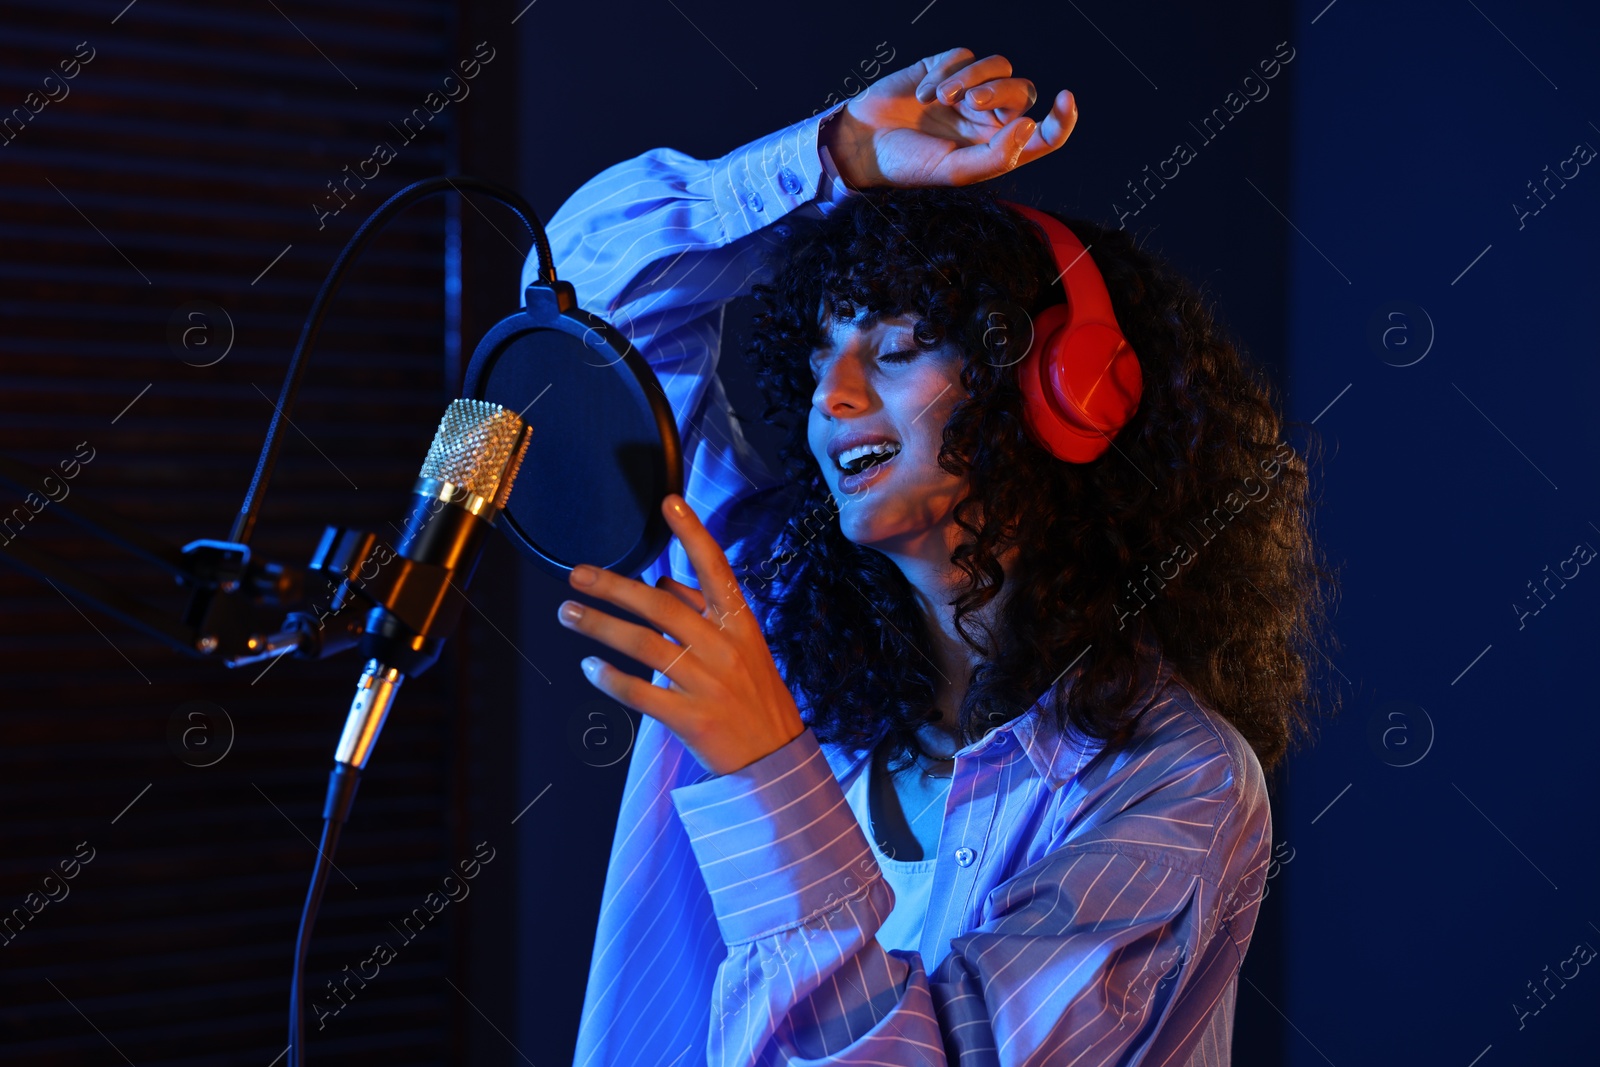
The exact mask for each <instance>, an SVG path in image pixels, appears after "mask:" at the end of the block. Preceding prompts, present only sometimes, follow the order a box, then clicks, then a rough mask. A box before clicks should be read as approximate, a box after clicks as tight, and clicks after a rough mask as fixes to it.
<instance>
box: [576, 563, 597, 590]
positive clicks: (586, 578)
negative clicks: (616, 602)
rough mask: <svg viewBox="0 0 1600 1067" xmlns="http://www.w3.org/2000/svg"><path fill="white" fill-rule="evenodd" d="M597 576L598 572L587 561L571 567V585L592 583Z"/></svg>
mask: <svg viewBox="0 0 1600 1067" xmlns="http://www.w3.org/2000/svg"><path fill="white" fill-rule="evenodd" d="M598 577H600V572H599V571H597V570H595V569H594V568H593V567H591V566H589V565H588V564H587V563H580V564H578V565H577V566H576V567H574V568H572V584H573V585H593V584H594V581H595V579H596V578H598Z"/></svg>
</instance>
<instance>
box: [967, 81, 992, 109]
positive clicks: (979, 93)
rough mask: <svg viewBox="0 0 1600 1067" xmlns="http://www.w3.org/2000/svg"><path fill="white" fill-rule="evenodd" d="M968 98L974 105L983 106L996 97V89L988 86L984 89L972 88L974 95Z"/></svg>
mask: <svg viewBox="0 0 1600 1067" xmlns="http://www.w3.org/2000/svg"><path fill="white" fill-rule="evenodd" d="M967 99H968V100H970V101H972V106H973V107H982V106H983V105H985V104H987V103H988V102H989V101H991V100H993V99H994V90H993V89H990V88H988V87H987V86H985V87H984V88H982V89H974V90H972V95H971V96H969V97H967Z"/></svg>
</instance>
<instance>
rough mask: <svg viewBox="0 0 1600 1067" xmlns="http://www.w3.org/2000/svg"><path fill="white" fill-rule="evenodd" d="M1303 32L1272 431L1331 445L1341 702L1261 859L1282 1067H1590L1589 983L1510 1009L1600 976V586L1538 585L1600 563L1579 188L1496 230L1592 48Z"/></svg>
mask: <svg viewBox="0 0 1600 1067" xmlns="http://www.w3.org/2000/svg"><path fill="white" fill-rule="evenodd" d="M1320 6H1321V5H1320V4H1313V5H1308V6H1302V7H1301V9H1300V10H1299V11H1298V12H1297V14H1296V18H1295V25H1296V30H1295V35H1296V39H1297V42H1298V43H1299V47H1300V49H1301V57H1300V58H1299V59H1298V60H1297V61H1296V62H1297V63H1298V64H1299V70H1298V72H1297V73H1298V74H1299V76H1300V81H1299V82H1298V84H1297V100H1296V108H1295V121H1294V144H1293V159H1294V165H1293V170H1292V179H1291V183H1292V196H1291V198H1290V200H1289V202H1288V203H1287V204H1280V206H1281V207H1282V208H1283V210H1284V212H1285V213H1286V214H1287V215H1288V216H1289V217H1290V218H1291V219H1293V221H1294V224H1295V226H1297V227H1298V228H1299V231H1301V232H1295V231H1292V230H1291V231H1289V232H1288V233H1287V234H1286V240H1288V241H1289V242H1290V279H1291V287H1292V299H1291V303H1290V309H1289V312H1290V313H1289V323H1290V331H1291V332H1290V339H1291V341H1290V383H1291V397H1292V400H1291V410H1292V413H1293V415H1294V416H1295V417H1296V418H1298V419H1301V420H1304V421H1309V420H1311V419H1313V418H1317V417H1318V415H1319V413H1320V418H1317V423H1316V429H1317V430H1319V431H1321V432H1322V434H1324V435H1325V437H1326V440H1327V443H1328V446H1329V458H1328V460H1327V462H1326V467H1325V475H1324V479H1323V485H1324V487H1325V514H1324V518H1323V521H1322V529H1323V532H1324V536H1325V543H1326V545H1327V548H1328V551H1329V552H1330V554H1331V555H1332V556H1333V557H1334V558H1335V559H1336V560H1338V561H1341V562H1342V563H1343V566H1344V577H1343V597H1344V600H1343V607H1342V610H1341V611H1340V613H1339V617H1338V620H1337V629H1338V635H1339V637H1340V639H1341V640H1342V641H1343V643H1344V649H1343V651H1342V652H1337V653H1334V657H1335V661H1336V662H1337V663H1338V665H1339V668H1340V670H1342V671H1343V673H1344V674H1345V675H1347V676H1348V677H1349V680H1350V682H1349V684H1348V685H1347V686H1346V687H1345V692H1346V700H1347V706H1346V708H1345V710H1344V713H1343V715H1342V716H1341V717H1340V720H1339V721H1338V722H1337V724H1336V725H1333V726H1331V727H1330V728H1329V729H1327V730H1326V732H1325V736H1324V739H1323V742H1322V744H1321V745H1319V746H1318V747H1317V748H1316V749H1315V750H1314V751H1312V752H1310V753H1308V754H1306V755H1304V756H1302V757H1301V758H1299V759H1297V760H1295V761H1294V762H1293V764H1292V766H1291V770H1290V779H1291V782H1292V787H1291V794H1292V797H1293V802H1292V803H1291V804H1290V805H1289V808H1288V816H1289V818H1288V820H1287V821H1286V822H1280V823H1279V825H1278V827H1277V836H1278V837H1279V838H1280V839H1283V840H1285V841H1287V842H1288V843H1289V844H1291V845H1292V846H1293V847H1294V849H1295V852H1294V857H1295V858H1294V860H1293V861H1292V862H1291V863H1290V864H1289V865H1288V866H1286V867H1285V868H1284V869H1283V873H1282V875H1281V877H1280V878H1279V880H1278V882H1277V883H1275V884H1277V885H1281V887H1282V899H1283V903H1284V905H1285V906H1286V911H1287V916H1288V926H1287V931H1286V934H1287V947H1288V959H1289V961H1290V964H1289V968H1288V984H1287V988H1286V989H1285V990H1284V991H1283V999H1282V1000H1281V1001H1280V1002H1279V1006H1280V1007H1281V1008H1282V1009H1283V1011H1284V1013H1285V1014H1286V1015H1287V1016H1288V1017H1289V1018H1290V1019H1291V1020H1293V1022H1294V1025H1295V1030H1296V1032H1295V1033H1294V1035H1293V1037H1292V1038H1291V1041H1290V1044H1289V1049H1290V1062H1292V1063H1295V1064H1320V1063H1324V1062H1329V1061H1331V1062H1333V1063H1338V1064H1345V1063H1363V1062H1368V1063H1371V1062H1382V1063H1449V1064H1460V1065H1463V1067H1465V1065H1467V1064H1469V1063H1472V1062H1474V1061H1475V1058H1476V1057H1479V1056H1480V1055H1481V1056H1482V1058H1481V1059H1477V1060H1476V1062H1477V1063H1478V1064H1479V1065H1480V1067H1496V1065H1500V1064H1508V1063H1580V1062H1590V1063H1592V1062H1595V1058H1596V1053H1595V1050H1594V1045H1593V1041H1594V1037H1595V1027H1594V1017H1595V1016H1594V1012H1595V1007H1596V1005H1597V1004H1600V975H1596V974H1592V973H1589V972H1590V971H1592V970H1594V968H1592V967H1580V965H1579V960H1578V959H1574V960H1573V962H1571V963H1570V964H1567V965H1566V967H1565V970H1566V973H1567V974H1568V975H1572V974H1574V973H1576V975H1577V976H1576V977H1575V978H1573V979H1572V980H1571V981H1570V982H1568V983H1567V986H1566V988H1562V984H1561V982H1560V981H1559V980H1558V979H1552V980H1551V982H1550V985H1549V989H1550V990H1551V991H1553V993H1554V995H1553V996H1552V995H1551V993H1543V996H1544V999H1545V1001H1546V1002H1547V1004H1548V1006H1546V1007H1542V1008H1541V1005H1540V1001H1539V1000H1537V999H1534V998H1533V997H1532V996H1531V995H1530V993H1529V990H1528V988H1527V985H1526V983H1528V982H1529V981H1533V982H1536V983H1538V982H1541V981H1542V980H1543V979H1544V978H1545V976H1546V975H1549V974H1553V973H1555V972H1557V971H1558V969H1560V968H1561V967H1562V961H1563V960H1567V959H1569V958H1570V957H1572V956H1573V951H1574V947H1575V946H1576V945H1578V944H1579V943H1581V942H1587V943H1588V944H1590V945H1593V946H1596V947H1600V928H1597V927H1596V925H1595V924H1596V923H1600V907H1597V905H1596V900H1595V891H1596V888H1597V884H1600V882H1597V874H1600V869H1597V864H1596V848H1595V845H1596V832H1595V829H1594V816H1595V811H1596V805H1595V802H1594V797H1595V790H1594V777H1593V771H1592V769H1591V768H1592V763H1593V753H1594V751H1595V748H1596V744H1597V742H1600V727H1597V725H1596V720H1595V715H1594V712H1595V708H1596V704H1595V700H1594V698H1593V696H1592V691H1591V690H1590V689H1589V674H1590V671H1591V668H1592V664H1593V662H1594V651H1595V637H1596V626H1595V622H1596V609H1597V605H1600V578H1597V577H1596V576H1595V575H1594V574H1593V573H1591V572H1593V571H1594V570H1595V568H1593V567H1587V566H1580V565H1579V563H1578V561H1577V560H1576V559H1574V560H1573V561H1572V562H1571V563H1568V564H1566V565H1565V569H1566V572H1567V574H1568V575H1572V574H1574V573H1575V574H1576V577H1573V578H1571V579H1570V580H1569V581H1566V582H1565V584H1563V581H1562V580H1561V579H1559V578H1557V579H1553V580H1551V581H1550V590H1552V591H1553V595H1552V593H1545V592H1544V591H1543V590H1542V589H1541V590H1540V592H1541V594H1542V595H1543V596H1544V597H1545V600H1546V601H1547V602H1548V606H1546V607H1542V608H1541V607H1540V603H1539V601H1538V600H1535V599H1534V597H1533V595H1532V593H1531V592H1530V590H1529V588H1528V584H1527V583H1529V582H1530V581H1531V582H1534V583H1535V584H1538V583H1541V582H1543V581H1544V579H1545V578H1546V576H1547V574H1552V573H1555V572H1557V571H1558V570H1559V569H1560V568H1561V567H1562V561H1564V560H1568V559H1569V558H1571V557H1573V552H1574V547H1575V546H1577V545H1582V544H1585V543H1587V544H1588V545H1593V546H1596V547H1600V529H1597V528H1596V525H1595V524H1596V523H1600V507H1597V506H1596V500H1595V487H1596V485H1595V470H1594V465H1595V448H1594V430H1593V421H1592V415H1591V412H1592V410H1593V406H1594V397H1595V387H1596V384H1597V372H1596V364H1595V359H1594V353H1595V341H1594V333H1593V328H1592V322H1591V321H1590V320H1591V318H1592V315H1593V309H1594V294H1595V288H1596V283H1597V281H1600V273H1597V270H1596V267H1595V260H1594V241H1595V237H1596V234H1597V233H1600V228H1597V223H1600V168H1597V167H1596V166H1595V165H1593V164H1590V165H1587V166H1582V167H1579V166H1578V165H1577V163H1576V161H1574V162H1573V163H1571V164H1566V165H1565V170H1566V173H1567V174H1568V175H1571V174H1573V172H1574V170H1576V171H1577V176H1576V177H1574V178H1572V179H1571V181H1570V182H1568V183H1567V184H1566V185H1565V187H1562V184H1561V181H1560V180H1559V179H1553V180H1552V181H1551V183H1550V189H1551V190H1552V191H1553V192H1550V193H1544V194H1543V195H1544V196H1545V199H1546V200H1547V202H1548V206H1545V207H1543V208H1542V209H1540V210H1539V211H1538V213H1537V214H1536V215H1535V214H1530V216H1529V217H1523V218H1520V219H1519V212H1518V211H1517V210H1515V209H1514V205H1517V204H1526V205H1531V206H1532V207H1533V208H1539V201H1538V200H1536V199H1534V198H1533V197H1532V194H1531V193H1530V191H1529V189H1528V187H1527V184H1526V183H1528V182H1529V181H1535V182H1537V181H1539V180H1540V179H1542V178H1543V177H1544V176H1545V175H1546V171H1545V170H1544V168H1545V167H1546V166H1548V167H1549V168H1550V172H1555V171H1556V170H1557V169H1558V168H1559V167H1562V166H1563V164H1562V161H1563V160H1567V159H1568V158H1569V157H1572V156H1573V152H1574V148H1575V146H1578V145H1580V144H1582V145H1586V146H1596V147H1600V130H1597V129H1596V128H1595V126H1594V125H1593V124H1591V122H1590V120H1591V119H1600V107H1597V106H1596V104H1597V93H1596V89H1597V87H1600V85H1597V80H1596V75H1595V64H1594V59H1593V45H1594V42H1595V40H1596V30H1597V29H1600V21H1597V20H1596V18H1595V17H1594V15H1593V11H1592V9H1590V13H1589V14H1586V15H1578V14H1575V13H1574V12H1573V10H1572V9H1570V8H1563V7H1561V6H1558V5H1556V4H1551V3H1543V4H1536V5H1528V4H1522V5H1511V4H1506V3H1488V2H1487V0H1479V2H1478V3H1477V4H1476V6H1475V5H1474V4H1473V3H1460V4H1453V3H1452V4H1445V5H1425V6H1424V5H1411V4H1407V5H1392V4H1379V3H1372V2H1361V0H1340V2H1339V3H1338V4H1337V5H1336V6H1334V7H1333V8H1332V9H1331V10H1328V11H1327V12H1326V13H1325V14H1323V15H1322V16H1321V18H1320V19H1318V20H1317V22H1316V24H1315V25H1311V24H1310V20H1311V18H1312V17H1313V16H1315V15H1316V14H1317V10H1318V8H1320ZM1491 19H1492V20H1493V22H1492V23H1491V21H1490V20H1491ZM1593 151H1594V149H1593V148H1590V147H1585V149H1584V152H1585V155H1586V156H1587V155H1588V154H1592V153H1593ZM1541 192H1542V193H1543V190H1542V189H1541ZM1524 210H1527V208H1526V207H1525V208H1524ZM1272 224H1273V225H1274V227H1275V228H1277V229H1284V228H1285V227H1284V224H1283V223H1282V221H1281V220H1274V221H1273V223H1272ZM1313 243H1314V244H1313ZM1480 255H1481V258H1479V257H1480ZM1463 272H1464V273H1463ZM1397 301H1405V302H1409V304H1410V305H1412V307H1411V308H1410V309H1402V314H1401V317H1399V318H1395V319H1386V318H1385V317H1386V316H1387V315H1388V313H1389V312H1391V311H1393V310H1396V308H1395V306H1394V305H1393V303H1392V302H1397ZM1417 309H1420V311H1419V310H1417ZM1374 315H1379V317H1380V320H1383V321H1385V322H1386V323H1387V325H1388V326H1391V327H1396V330H1395V332H1392V333H1390V335H1389V340H1390V342H1391V344H1390V345H1389V346H1388V347H1384V346H1383V344H1382V342H1381V338H1382V329H1381V328H1380V329H1379V330H1378V331H1377V334H1378V337H1379V343H1378V345H1377V346H1376V347H1375V346H1374V345H1373V344H1372V343H1370V342H1369V337H1368V335H1369V322H1371V320H1372V319H1373V317H1374ZM1430 323H1431V326H1430ZM1430 330H1431V338H1432V348H1431V349H1429V348H1428V347H1427V346H1428V343H1429V338H1430ZM1401 341H1404V342H1405V343H1404V344H1400V343H1399V342H1401ZM1424 352H1426V356H1424V355H1423V353H1424ZM1419 358H1420V361H1418V362H1415V363H1413V364H1412V365H1410V366H1397V365H1395V364H1406V363H1411V362H1412V361H1413V360H1418V359H1419ZM1347 387H1348V391H1345V390H1346V389H1347ZM1341 393H1342V394H1343V395H1342V396H1340V394H1341ZM1335 397H1339V399H1338V401H1337V403H1335V404H1334V405H1333V406H1332V407H1331V408H1328V409H1327V410H1326V411H1325V412H1324V411H1323V409H1324V407H1325V406H1326V405H1327V404H1329V403H1330V401H1333V400H1334V398H1335ZM1587 552H1588V549H1587V548H1585V549H1584V553H1585V555H1586V554H1587ZM1546 567H1549V568H1550V570H1549V571H1548V572H1547V571H1546V570H1545V568H1546ZM1519 604H1520V605H1523V607H1524V608H1528V607H1531V608H1535V609H1539V610H1538V612H1537V614H1532V613H1530V614H1528V615H1527V616H1526V617H1523V616H1522V615H1521V613H1520V612H1519V611H1517V610H1515V606H1516V605H1519ZM1480 657H1481V658H1480ZM1391 716H1393V717H1391ZM1430 724H1431V725H1430ZM1385 733H1387V735H1388V736H1387V739H1385V736H1384V735H1385ZM1430 741H1431V746H1432V747H1431V749H1430V748H1429V744H1430ZM1402 764H1403V765H1402ZM1330 803H1331V804H1332V807H1328V805H1329V804H1330ZM1324 809H1326V810H1324ZM1584 954H1585V955H1586V954H1587V950H1585V953H1584ZM1581 958H1582V956H1580V957H1579V959H1581ZM1546 967H1548V968H1549V970H1548V971H1547V970H1545V968H1546ZM1241 996H1243V994H1241ZM1518 1005H1521V1006H1522V1008H1521V1011H1518V1010H1516V1007H1515V1006H1518ZM1534 1010H1537V1012H1538V1013H1537V1014H1531V1012H1532V1011H1534ZM1522 1011H1526V1012H1530V1014H1527V1015H1526V1016H1523V1015H1522V1014H1521V1012H1522ZM1491 1046H1492V1047H1491Z"/></svg>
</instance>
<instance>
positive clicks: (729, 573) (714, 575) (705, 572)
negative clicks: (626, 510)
mask: <svg viewBox="0 0 1600 1067" xmlns="http://www.w3.org/2000/svg"><path fill="white" fill-rule="evenodd" d="M661 513H662V514H663V515H665V516H666V517H667V525H668V526H669V527H671V529H672V532H673V534H675V535H676V536H677V538H678V540H679V541H680V542H682V544H683V549H684V551H685V552H687V553H688V554H689V562H690V563H692V564H693V565H694V573H695V576H696V577H697V578H699V579H700V589H701V593H702V596H703V597H704V598H705V602H706V605H707V606H708V607H710V608H711V609H712V611H713V612H714V613H715V614H716V615H717V616H719V617H720V616H727V615H740V614H743V613H744V612H745V610H746V607H747V605H746V604H745V601H744V594H743V593H742V592H740V590H739V580H738V578H737V577H735V575H734V573H733V566H732V564H730V563H729V562H728V557H727V554H726V553H724V552H723V551H722V546H721V545H719V544H717V541H716V538H714V537H712V536H711V531H709V530H707V529H706V528H705V526H704V525H703V524H701V522H700V517H699V516H698V515H696V514H695V513H694V511H693V509H691V508H690V507H689V505H688V504H687V503H685V502H684V499H683V498H682V497H680V496H678V495H677V494H676V493H672V494H668V496H667V498H666V499H665V500H663V501H662V502H661ZM702 621H703V620H702Z"/></svg>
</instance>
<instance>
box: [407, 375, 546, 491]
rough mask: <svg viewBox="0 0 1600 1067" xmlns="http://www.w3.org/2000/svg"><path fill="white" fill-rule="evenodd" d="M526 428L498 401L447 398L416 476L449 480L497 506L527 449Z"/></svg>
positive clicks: (509, 487)
mask: <svg viewBox="0 0 1600 1067" xmlns="http://www.w3.org/2000/svg"><path fill="white" fill-rule="evenodd" d="M526 429H527V424H526V423H524V422H523V421H522V419H521V418H519V417H518V416H516V415H514V414H512V413H511V412H510V411H507V410H506V409H505V408H503V407H501V406H500V405H499V404H491V403H489V402H488V401H487V400H456V401H452V402H451V404H450V407H449V408H447V409H446V410H445V413H444V418H443V419H441V420H439V431H438V433H436V434H434V436H433V444H432V445H431V446H429V448H428V457H427V458H426V459H424V460H423V461H422V472H421V474H420V475H419V477H420V478H434V479H437V480H439V481H441V482H449V483H451V484H452V485H455V486H459V487H460V488H461V489H463V490H465V491H466V492H467V493H470V494H471V495H473V496H478V497H482V498H483V499H485V500H489V501H493V503H494V506H495V507H497V508H502V507H504V506H505V502H506V497H507V496H509V495H510V493H511V483H512V482H513V481H514V480H515V479H516V477H517V470H518V469H519V468H520V467H521V466H522V457H523V456H524V455H525V454H526V453H527V451H528V434H527V432H526Z"/></svg>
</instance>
